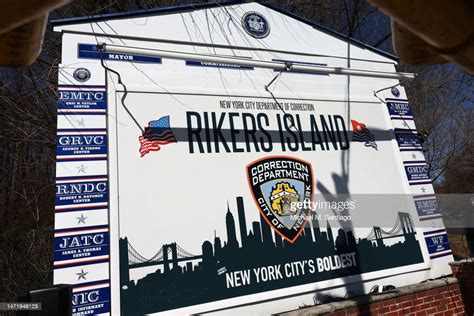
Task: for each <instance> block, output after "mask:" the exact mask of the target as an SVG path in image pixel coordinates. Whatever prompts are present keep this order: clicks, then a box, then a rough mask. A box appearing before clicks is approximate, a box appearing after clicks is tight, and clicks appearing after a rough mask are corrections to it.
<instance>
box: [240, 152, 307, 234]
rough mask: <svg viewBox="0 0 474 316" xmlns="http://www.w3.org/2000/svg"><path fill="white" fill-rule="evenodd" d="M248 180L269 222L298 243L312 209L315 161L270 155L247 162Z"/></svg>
mask: <svg viewBox="0 0 474 316" xmlns="http://www.w3.org/2000/svg"><path fill="white" fill-rule="evenodd" d="M247 179H248V182H249V187H250V191H251V192H252V195H253V198H254V200H255V203H256V204H257V207H258V209H259V211H260V213H261V215H262V216H263V218H265V220H266V222H267V223H268V225H270V227H272V228H273V229H274V230H275V231H276V232H277V233H278V234H280V236H282V237H283V238H285V239H286V240H287V241H288V242H290V243H293V242H295V240H296V239H297V238H298V237H299V235H300V234H301V232H302V231H303V229H304V227H305V225H306V221H307V219H308V216H309V215H310V212H311V209H310V207H309V204H310V203H308V202H310V201H312V197H313V181H314V179H313V169H312V167H311V164H310V163H308V162H306V161H303V160H300V159H297V158H294V157H286V156H271V157H266V158H263V159H259V160H257V161H254V162H252V163H250V164H249V165H247ZM304 201H307V203H305V204H306V205H303V203H302V202H304ZM304 206H306V208H304Z"/></svg>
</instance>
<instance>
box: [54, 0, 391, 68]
mask: <svg viewBox="0 0 474 316" xmlns="http://www.w3.org/2000/svg"><path fill="white" fill-rule="evenodd" d="M246 2H249V1H242V0H223V1H218V2H217V1H216V2H210V3H198V4H183V5H177V6H169V7H160V8H155V9H144V10H136V11H130V12H120V13H108V14H100V15H93V16H81V17H73V18H66V19H58V20H52V21H50V22H49V23H50V24H51V25H52V26H53V27H55V26H62V25H73V24H81V23H91V22H101V21H107V20H118V19H125V18H138V17H145V16H150V15H161V14H173V13H182V12H190V11H196V10H202V9H210V8H215V7H219V6H229V5H235V4H241V3H246ZM254 2H256V3H259V4H260V5H263V6H265V7H267V8H269V9H272V10H275V11H277V12H279V13H281V14H284V15H286V16H289V17H291V18H293V19H296V20H298V21H300V22H302V23H305V24H307V25H310V26H311V27H313V28H315V29H317V30H319V31H321V32H324V33H326V34H329V35H332V36H334V37H336V38H339V39H342V40H345V41H349V42H350V43H351V44H353V45H355V46H358V47H361V48H364V49H367V50H369V51H372V52H374V53H376V54H378V55H381V56H383V57H386V58H389V59H391V60H394V61H398V57H397V56H395V55H392V54H390V53H387V52H385V51H383V50H380V49H378V48H376V47H373V46H371V45H368V44H366V43H363V42H361V41H359V40H357V39H355V38H352V37H349V36H346V35H344V34H342V33H339V32H337V31H334V30H332V29H330V28H328V27H326V26H323V25H321V24H319V23H316V22H313V21H310V20H309V19H306V18H304V17H302V16H299V15H297V14H294V13H292V12H289V11H287V10H284V9H282V8H281V7H279V6H277V5H275V4H270V3H265V2H259V1H254Z"/></svg>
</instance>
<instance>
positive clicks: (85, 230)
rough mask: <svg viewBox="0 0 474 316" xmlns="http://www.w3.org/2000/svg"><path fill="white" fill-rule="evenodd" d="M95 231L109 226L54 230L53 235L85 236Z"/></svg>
mask: <svg viewBox="0 0 474 316" xmlns="http://www.w3.org/2000/svg"><path fill="white" fill-rule="evenodd" d="M96 229H109V225H98V226H88V227H74V228H64V229H55V230H54V233H55V234H56V233H78V234H81V233H84V234H87V233H88V232H89V231H93V230H96Z"/></svg>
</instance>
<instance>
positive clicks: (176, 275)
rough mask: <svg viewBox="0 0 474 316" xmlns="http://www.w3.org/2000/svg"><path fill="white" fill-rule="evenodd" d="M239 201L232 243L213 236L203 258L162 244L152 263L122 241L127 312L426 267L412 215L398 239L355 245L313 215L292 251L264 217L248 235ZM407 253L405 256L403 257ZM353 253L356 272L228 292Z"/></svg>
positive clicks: (402, 220) (231, 222)
mask: <svg viewBox="0 0 474 316" xmlns="http://www.w3.org/2000/svg"><path fill="white" fill-rule="evenodd" d="M236 200H237V214H236V215H237V218H238V223H236V220H235V217H234V214H233V213H232V212H231V210H230V207H229V205H228V203H227V211H226V212H225V214H224V216H223V217H224V218H225V222H226V236H225V238H226V239H225V240H224V241H222V240H221V238H220V236H217V235H216V234H215V231H214V240H213V242H211V241H209V240H205V241H203V243H202V247H201V254H198V255H195V254H191V253H189V252H187V251H186V250H185V249H183V247H182V246H181V245H178V244H177V243H175V242H172V243H170V244H165V245H163V246H162V247H161V248H160V250H159V251H158V252H157V253H156V254H155V255H154V256H153V257H152V258H150V259H146V258H144V257H142V256H141V255H140V254H139V253H138V252H137V251H136V250H135V249H134V248H133V247H132V246H131V244H130V243H129V241H128V239H127V237H124V238H121V239H120V242H119V244H120V247H119V248H120V284H121V305H122V311H125V312H126V314H127V315H129V314H130V315H143V314H146V313H152V312H159V311H165V310H170V309H175V308H180V307H185V306H190V305H195V304H201V303H205V302H212V301H216V300H221V299H226V298H231V297H236V296H241V295H247V294H252V293H258V292H263V291H270V290H275V289H281V288H285V287H289V286H295V285H300V284H307V283H313V282H318V281H322V280H328V279H333V278H340V277H345V276H350V275H357V274H361V273H365V272H370V271H378V270H383V269H388V268H393V267H398V266H403V265H409V264H416V263H420V262H423V256H422V254H421V249H420V246H419V243H418V241H417V240H416V237H415V236H416V232H415V230H414V228H413V223H412V222H411V219H410V217H409V215H408V214H407V213H402V212H399V213H398V218H397V224H396V225H399V227H398V228H397V229H398V231H399V233H398V232H397V233H396V234H392V236H387V235H386V236H385V237H384V236H383V234H384V232H385V231H383V230H382V229H381V228H380V227H374V228H373V230H372V231H373V232H374V234H372V235H373V236H374V237H373V238H374V239H373V240H368V239H366V238H358V239H356V237H355V236H354V234H353V232H352V231H350V230H348V231H344V230H343V229H342V228H339V229H338V230H337V231H336V234H335V235H334V233H333V228H332V227H331V226H330V224H329V222H326V228H325V229H324V230H323V229H321V227H320V224H319V221H318V216H316V213H315V212H312V213H311V217H310V218H311V219H310V220H308V221H307V223H306V226H305V228H304V230H303V233H302V234H301V235H300V237H299V238H298V239H297V240H296V241H295V242H294V243H293V244H290V243H288V242H287V241H286V240H284V239H283V238H281V237H280V236H279V235H278V234H277V233H275V231H274V230H273V229H272V228H271V227H270V226H269V225H268V224H267V223H266V221H265V219H264V218H263V217H262V216H261V215H260V218H259V221H252V222H251V227H250V229H247V221H246V213H245V206H244V200H243V198H242V197H240V196H239V197H237V198H236ZM237 229H238V231H237ZM392 230H393V229H392ZM238 235H239V237H240V243H239V241H238V238H237V236H238ZM394 237H397V238H400V239H404V241H403V242H402V241H398V242H396V243H394V244H392V245H386V244H385V243H384V239H386V238H394ZM401 251H403V253H404V255H403V256H400V253H401ZM348 253H354V254H355V255H354V258H355V259H354V260H355V262H356V264H355V265H353V266H351V267H346V268H340V269H336V270H330V271H318V272H317V273H303V274H301V275H298V276H295V277H291V278H280V279H278V280H271V281H268V282H260V283H259V282H248V284H245V285H242V286H237V287H230V288H229V278H230V277H229V275H233V274H234V275H235V273H237V274H239V273H241V272H242V271H251V270H252V269H258V268H262V267H267V266H278V265H284V264H287V263H291V262H298V261H302V262H303V261H305V260H306V261H308V260H314V259H315V258H325V257H327V258H333V257H335V256H343V255H345V254H348ZM325 260H326V259H325ZM328 260H329V259H328ZM331 260H333V259H331ZM147 266H158V269H157V270H156V271H155V272H153V273H149V274H147V275H146V276H144V277H142V278H140V279H137V280H136V281H135V280H130V269H138V268H143V267H147Z"/></svg>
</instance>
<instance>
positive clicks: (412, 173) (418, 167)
mask: <svg viewBox="0 0 474 316" xmlns="http://www.w3.org/2000/svg"><path fill="white" fill-rule="evenodd" d="M404 167H405V172H406V174H407V177H408V183H410V184H411V185H415V184H431V179H430V176H429V172H428V170H429V169H428V165H427V164H426V163H425V162H411V161H407V162H404Z"/></svg>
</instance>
